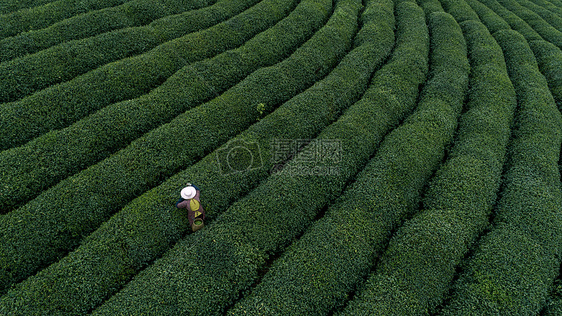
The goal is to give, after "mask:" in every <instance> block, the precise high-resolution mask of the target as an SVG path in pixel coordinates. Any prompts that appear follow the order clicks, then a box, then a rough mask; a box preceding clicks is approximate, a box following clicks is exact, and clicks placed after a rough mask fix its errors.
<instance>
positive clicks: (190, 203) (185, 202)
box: [176, 183, 205, 231]
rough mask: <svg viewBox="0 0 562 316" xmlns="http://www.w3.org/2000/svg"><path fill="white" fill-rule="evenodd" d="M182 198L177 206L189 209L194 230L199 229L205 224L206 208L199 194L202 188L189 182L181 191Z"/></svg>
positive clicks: (188, 213) (189, 216) (188, 214)
mask: <svg viewBox="0 0 562 316" xmlns="http://www.w3.org/2000/svg"><path fill="white" fill-rule="evenodd" d="M180 195H181V198H180V199H179V200H178V202H176V207H178V208H186V209H187V218H188V219H189V224H190V225H191V229H192V230H193V231H197V230H199V229H201V228H203V226H204V222H203V221H204V220H205V210H204V209H203V206H201V201H200V199H199V196H200V195H201V190H199V188H198V187H196V186H195V185H193V184H191V183H188V184H187V186H186V187H185V188H183V189H182V190H181V192H180Z"/></svg>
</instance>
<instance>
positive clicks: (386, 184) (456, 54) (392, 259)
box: [339, 12, 470, 315]
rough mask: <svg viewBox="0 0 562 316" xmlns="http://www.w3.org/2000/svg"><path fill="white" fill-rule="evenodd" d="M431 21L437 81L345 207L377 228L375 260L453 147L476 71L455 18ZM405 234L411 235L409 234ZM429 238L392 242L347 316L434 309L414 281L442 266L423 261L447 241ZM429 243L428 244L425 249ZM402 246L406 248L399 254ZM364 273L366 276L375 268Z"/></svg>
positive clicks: (425, 91)
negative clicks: (357, 211)
mask: <svg viewBox="0 0 562 316" xmlns="http://www.w3.org/2000/svg"><path fill="white" fill-rule="evenodd" d="M428 20H429V22H430V23H429V26H430V31H431V34H432V36H431V43H432V52H431V72H430V74H431V78H430V80H428V81H427V82H426V84H425V86H424V89H423V90H422V92H421V93H422V96H421V98H420V102H419V105H418V108H417V110H416V112H414V113H413V114H412V115H411V116H410V117H409V118H408V119H407V120H406V121H405V123H404V125H402V126H400V127H399V128H398V129H396V130H395V131H394V132H392V133H391V134H390V135H389V136H388V137H387V139H385V142H384V143H383V144H382V145H381V149H380V150H379V153H378V154H377V155H376V156H375V158H374V159H373V161H372V162H371V163H370V164H369V165H368V166H367V167H366V168H365V169H364V170H363V175H362V177H364V178H365V179H363V178H359V179H358V181H357V182H358V184H357V186H355V187H353V189H350V190H349V195H350V196H351V197H355V198H350V200H351V201H352V203H350V204H347V205H343V206H342V207H339V208H342V209H357V208H358V206H359V208H366V209H367V211H366V213H367V214H370V218H369V219H370V221H372V224H371V225H370V227H369V228H368V230H370V232H369V233H368V234H367V235H366V236H365V238H364V239H365V240H370V245H371V247H372V249H370V252H371V253H370V254H369V256H370V257H372V258H375V257H376V255H378V254H380V253H381V252H382V251H383V250H384V249H385V247H386V245H387V243H388V240H389V239H390V237H391V236H390V233H391V232H392V231H393V230H394V229H396V228H397V227H398V226H399V225H400V223H401V222H402V221H403V220H404V219H405V218H406V217H408V216H409V215H410V214H412V213H415V212H416V208H417V206H418V204H419V202H420V199H421V192H422V189H423V188H424V186H425V185H426V183H427V181H428V180H429V178H430V177H431V175H432V173H433V172H434V170H435V169H436V168H437V167H438V166H439V164H440V163H441V161H442V159H443V157H444V155H445V147H446V146H447V144H448V143H450V142H451V141H452V140H453V135H454V131H455V129H456V126H457V119H458V117H459V115H460V113H461V110H462V107H463V101H464V96H465V93H466V91H467V89H468V74H469V68H470V67H469V63H468V58H467V50H466V44H465V41H464V38H463V35H462V31H461V29H460V27H459V25H458V24H457V23H456V21H455V19H454V18H453V17H452V16H451V15H450V14H447V13H444V12H435V13H432V14H431V15H430V17H429V19H428ZM444 39H448V40H444ZM357 196H361V197H364V196H368V197H370V198H369V200H370V201H361V202H358V201H357V200H358V198H357ZM422 214H424V213H422ZM422 216H423V215H422ZM420 226H423V227H424V228H429V227H428V226H431V227H433V228H437V227H438V226H439V221H437V222H434V223H427V222H425V223H424V224H423V225H417V226H416V227H418V228H419V227H420ZM410 228H413V227H410ZM404 229H405V230H406V232H408V228H404ZM359 231H360V230H357V233H358V234H359ZM428 231H429V232H428V233H425V232H423V233H420V234H417V235H416V236H415V237H411V236H410V234H407V237H408V240H405V239H404V238H402V239H401V240H400V241H402V242H404V244H402V243H400V242H398V246H395V245H396V240H395V239H394V240H393V241H392V244H391V246H389V247H390V248H389V252H386V253H385V255H384V256H383V261H382V262H381V265H380V266H379V268H377V273H376V274H375V273H373V274H371V275H370V277H369V278H368V279H367V282H366V283H365V284H364V285H363V286H362V287H361V288H360V289H359V290H358V292H357V293H356V295H355V297H354V299H353V300H352V301H351V302H349V304H348V305H347V307H346V308H345V309H344V310H343V311H342V313H341V314H342V315H357V314H360V311H362V310H369V311H371V312H372V313H373V314H376V315H416V314H423V313H424V310H427V308H428V307H429V306H428V305H429V304H431V303H434V302H432V298H433V299H434V297H432V296H428V295H430V294H433V295H435V293H431V291H427V290H426V291H425V293H424V291H423V289H421V288H422V287H423V286H424V285H425V284H423V282H420V281H419V280H412V279H413V278H412V277H413V276H414V275H415V276H417V277H420V276H421V275H427V271H425V272H424V271H423V270H425V269H426V265H429V264H431V263H432V260H435V261H438V260H439V256H436V257H434V258H432V260H431V261H427V260H426V258H425V257H423V258H420V257H419V256H418V255H419V254H421V253H424V249H425V250H426V251H427V249H426V248H429V247H430V242H429V241H431V240H432V239H434V238H438V239H441V237H440V236H439V235H438V233H435V232H434V231H431V230H428ZM434 233H435V234H434ZM426 238H427V240H428V241H424V239H426ZM413 239H416V240H417V243H416V246H415V247H411V246H406V244H407V243H408V242H412V241H413ZM401 245H404V246H405V247H404V248H403V249H396V251H395V250H394V249H395V248H396V247H398V248H400V246H401ZM443 248H444V249H443V251H446V250H449V249H450V247H448V246H447V245H443ZM418 250H419V253H418V252H417V251H418ZM426 254H429V253H427V252H426ZM433 254H435V253H433ZM351 259H353V257H351V258H350V262H348V264H349V265H355V263H353V262H351V261H352V260H351ZM422 262H423V264H422ZM439 263H440V264H443V262H439ZM406 266H407V268H405V269H401V268H403V267H406ZM365 268H368V269H367V271H368V270H370V269H369V268H371V267H365ZM409 273H412V275H409ZM431 281H435V280H433V279H431ZM426 286H431V285H426ZM417 291H419V292H417ZM424 300H425V301H424Z"/></svg>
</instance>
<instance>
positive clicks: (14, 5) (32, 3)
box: [0, 0, 56, 14]
mask: <svg viewBox="0 0 562 316" xmlns="http://www.w3.org/2000/svg"><path fill="white" fill-rule="evenodd" d="M54 1H56V0H21V1H12V0H1V1H0V14H8V13H12V12H15V11H18V10H23V9H29V8H33V7H37V6H40V5H45V4H47V3H50V2H54Z"/></svg>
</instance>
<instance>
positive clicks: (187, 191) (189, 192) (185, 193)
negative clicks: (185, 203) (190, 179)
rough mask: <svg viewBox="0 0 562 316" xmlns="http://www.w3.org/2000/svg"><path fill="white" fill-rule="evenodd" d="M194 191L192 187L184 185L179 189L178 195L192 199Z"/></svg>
mask: <svg viewBox="0 0 562 316" xmlns="http://www.w3.org/2000/svg"><path fill="white" fill-rule="evenodd" d="M196 193H197V192H196V190H195V188H194V187H192V186H188V187H185V188H183V189H182V190H181V193H180V195H181V197H182V198H184V199H186V200H189V199H192V198H193V197H194V196H195V194H196Z"/></svg>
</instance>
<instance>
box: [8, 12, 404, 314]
mask: <svg viewBox="0 0 562 316" xmlns="http://www.w3.org/2000/svg"><path fill="white" fill-rule="evenodd" d="M358 8H359V6H356V9H355V11H357V9H358ZM350 9H351V8H350ZM340 13H341V12H339V13H338V12H336V15H335V16H334V19H333V21H331V22H329V25H328V26H327V28H332V27H333V25H334V24H336V25H341V24H342V23H345V20H344V17H343V16H342V15H341V14H340ZM355 15H356V13H355ZM345 19H347V17H345ZM326 30H327V29H326ZM321 32H322V31H321ZM388 32H390V34H392V29H389V30H387V33H386V34H387V35H388ZM350 38H351V37H350ZM392 39H393V37H392V36H390V38H384V37H383V36H382V34H381V35H379V37H378V38H373V39H372V42H371V43H369V45H363V46H362V47H359V48H356V49H354V50H353V51H352V52H350V53H349V54H348V55H347V56H346V57H345V58H344V59H343V60H342V61H341V62H340V64H339V65H338V66H337V67H336V68H335V69H334V70H333V71H332V72H331V73H330V74H329V75H328V76H327V77H326V78H325V79H324V80H322V81H320V82H318V83H316V84H315V85H314V86H313V87H311V88H309V89H308V90H306V91H305V92H303V93H301V94H299V95H297V96H296V97H294V98H292V99H291V100H289V101H288V102H286V103H285V104H283V105H282V106H280V107H279V108H278V109H276V110H275V111H274V112H273V113H271V114H269V115H267V116H266V117H264V118H263V119H262V120H260V122H259V123H258V124H254V125H252V126H251V127H250V128H249V129H248V130H246V131H244V132H243V133H241V134H240V135H238V136H237V137H236V138H234V139H232V140H231V141H232V142H236V143H237V144H242V145H243V144H248V147H250V146H249V144H250V143H251V142H253V143H256V144H257V145H258V150H259V152H254V153H253V154H254V155H256V158H257V156H258V155H260V156H261V157H262V159H261V160H262V161H263V166H261V167H260V168H258V169H253V170H249V171H247V172H243V173H233V174H228V175H226V174H223V173H221V172H220V171H219V170H217V169H218V168H217V154H218V153H219V151H222V148H221V149H219V150H217V151H215V152H213V153H212V154H210V155H208V156H206V157H205V158H203V159H202V160H201V161H199V162H198V163H196V164H194V165H193V166H191V167H189V168H187V169H186V170H184V171H182V172H181V173H178V174H176V175H174V176H173V177H171V178H170V179H168V180H167V181H166V182H164V183H163V184H162V185H160V186H159V187H157V188H155V189H153V190H151V191H149V192H147V193H145V194H143V195H142V196H141V197H139V198H137V199H135V200H134V201H133V202H131V203H130V204H128V205H127V206H126V207H125V208H124V209H123V210H122V211H120V212H119V213H118V214H117V215H115V216H113V217H112V218H111V219H110V220H109V221H107V222H106V223H104V224H103V225H102V226H101V227H100V228H99V229H97V230H96V231H95V232H94V233H93V234H91V235H90V236H89V237H88V238H87V239H86V240H85V241H84V242H83V243H82V245H81V246H80V247H79V248H78V249H77V251H75V252H72V253H70V254H69V255H68V256H66V257H65V258H63V259H62V260H61V261H59V262H58V263H57V264H55V265H52V266H50V267H48V268H46V269H45V270H43V271H42V272H39V273H38V274H37V275H35V276H32V277H30V278H29V279H27V280H26V281H24V282H23V283H22V284H21V285H18V286H17V292H16V290H12V291H10V292H8V294H7V295H8V296H10V297H13V298H14V302H10V305H11V306H14V305H17V302H18V301H33V302H36V304H33V308H34V311H38V310H44V308H45V307H50V308H53V309H54V308H55V307H53V306H55V305H56V306H58V305H60V304H62V303H61V302H66V304H67V305H70V306H75V308H76V309H78V308H79V306H83V304H85V303H86V302H92V301H94V300H96V299H97V300H100V294H98V293H101V294H102V295H101V297H103V295H108V293H109V292H110V291H102V290H101V289H103V288H105V287H110V286H113V288H119V287H120V286H121V285H122V284H124V282H125V281H127V280H128V279H127V278H124V280H123V281H120V282H118V283H116V282H115V281H114V280H115V279H116V278H117V276H118V275H122V276H129V277H130V276H132V275H133V274H135V273H136V271H138V270H139V269H140V268H141V267H142V266H143V264H146V263H148V262H150V261H152V260H154V259H156V258H157V257H159V256H161V255H162V254H163V253H164V251H166V250H167V249H168V248H169V247H170V245H171V244H172V243H175V242H177V241H178V240H179V239H180V237H181V236H182V235H183V234H185V233H186V231H185V229H186V216H185V213H184V211H176V210H175V207H174V206H173V204H172V201H175V198H176V197H177V195H178V189H179V188H181V187H182V186H183V185H185V183H186V181H187V179H189V181H191V182H193V183H196V184H197V185H198V186H199V187H201V188H202V189H203V191H202V203H203V205H204V207H205V210H206V216H207V218H208V219H212V218H214V217H216V216H217V215H218V214H220V212H222V210H224V209H226V208H227V206H228V205H229V204H230V203H232V202H234V201H235V200H236V199H238V198H239V197H241V196H242V195H244V194H245V193H247V191H249V190H250V189H251V188H253V187H255V186H257V185H258V183H259V182H260V181H262V180H264V179H265V178H267V176H268V175H269V172H268V171H269V170H270V169H271V168H272V167H273V159H271V158H272V153H271V150H272V149H270V142H271V141H274V140H275V139H279V138H281V139H302V138H310V137H313V136H315V135H316V134H317V133H318V132H319V131H320V130H321V129H322V128H323V127H325V126H326V125H327V124H329V122H331V121H333V120H334V119H335V118H336V116H337V113H338V112H339V111H341V110H342V109H343V108H346V107H347V106H349V105H350V104H351V103H353V100H356V99H358V98H359V96H360V95H361V94H362V92H363V91H364V90H365V89H366V85H367V83H368V81H369V78H370V74H371V72H372V71H373V70H374V68H375V67H376V66H377V65H379V64H380V63H381V62H382V60H384V58H385V55H386V54H388V53H389V51H390V49H391V47H392V44H393V40H392ZM381 43H384V46H385V47H386V49H381V48H380V45H381ZM338 96H339V97H338ZM328 107H333V112H335V113H336V114H333V113H332V111H328V110H327V108H328ZM311 122H315V123H314V124H310V123H311ZM163 214H166V215H165V216H163ZM149 222H150V223H151V224H150V226H147V223H149ZM207 222H209V220H208V221H207ZM115 239H122V240H127V241H128V242H127V247H123V248H117V247H112V246H111V244H112V243H114V240H115ZM107 248H110V249H111V251H110V255H109V258H110V260H111V261H112V269H107V266H106V265H105V264H104V262H103V261H102V262H100V260H99V259H98V258H105V257H107V256H108V252H107V251H103V252H101V251H100V250H101V249H107ZM115 265H118V267H115ZM70 271H72V272H70ZM68 274H72V275H83V277H82V279H72V281H71V282H69V281H68V278H67V277H66V275H68ZM94 280H95V282H94ZM94 283H95V285H93V284H94ZM34 288H37V289H46V288H48V289H49V291H50V292H52V293H53V294H51V295H48V296H47V295H44V293H42V292H41V291H39V290H37V291H36V290H33V289H34ZM77 289H80V293H81V295H80V296H79V298H78V299H79V301H76V300H75V299H74V296H72V295H71V292H75V291H76V290H77ZM45 291H46V290H45ZM111 292H114V291H111ZM33 293H39V294H38V295H35V296H34V295H33ZM6 302H8V301H6ZM53 302H56V303H53ZM6 304H8V303H6ZM88 304H90V303H88ZM92 305H95V304H92ZM0 306H2V305H1V304H0ZM30 308H31V306H29V307H28V308H27V309H25V311H26V312H28V313H31V309H30Z"/></svg>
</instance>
